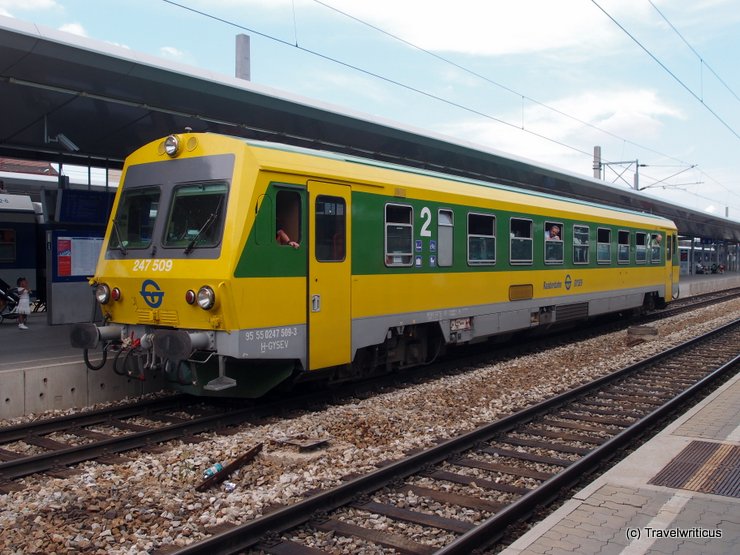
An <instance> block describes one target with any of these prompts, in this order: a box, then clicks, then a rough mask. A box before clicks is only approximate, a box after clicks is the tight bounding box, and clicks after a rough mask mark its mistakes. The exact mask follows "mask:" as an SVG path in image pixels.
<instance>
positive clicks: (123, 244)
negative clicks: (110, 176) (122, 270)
mask: <svg viewBox="0 0 740 555" xmlns="http://www.w3.org/2000/svg"><path fill="white" fill-rule="evenodd" d="M158 209H159V187H140V188H136V189H128V190H125V191H124V192H123V194H122V195H121V202H120V203H119V205H118V213H117V214H116V218H115V219H114V220H113V232H112V233H111V238H110V242H109V243H108V248H109V249H118V250H121V251H122V252H125V251H126V250H127V249H144V248H147V247H148V246H149V245H150V244H151V243H152V232H153V231H154V223H155V222H156V220H157V212H158Z"/></svg>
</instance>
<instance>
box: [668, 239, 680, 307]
mask: <svg viewBox="0 0 740 555" xmlns="http://www.w3.org/2000/svg"><path fill="white" fill-rule="evenodd" d="M666 256H667V257H668V260H667V261H666V262H667V265H668V271H669V272H670V273H671V297H672V298H673V299H677V298H678V295H679V289H678V279H679V275H680V273H681V260H680V258H681V257H680V256H679V252H678V237H677V236H676V234H675V233H672V234H669V235H668V248H667V249H666Z"/></svg>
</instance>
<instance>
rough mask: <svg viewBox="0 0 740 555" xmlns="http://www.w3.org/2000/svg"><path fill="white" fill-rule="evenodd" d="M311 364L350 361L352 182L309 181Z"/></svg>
mask: <svg viewBox="0 0 740 555" xmlns="http://www.w3.org/2000/svg"><path fill="white" fill-rule="evenodd" d="M308 192H309V203H310V204H309V206H310V208H309V211H308V212H309V233H310V246H309V263H308V282H309V285H308V367H309V369H311V370H317V369H319V368H327V367H329V366H336V365H339V364H346V363H349V362H351V339H352V338H351V325H352V322H351V303H350V276H351V249H350V242H349V238H350V237H351V233H350V232H351V220H350V218H349V214H350V208H351V207H350V200H351V196H350V192H351V191H350V188H349V187H348V186H346V185H336V184H332V183H321V182H318V181H309V182H308Z"/></svg>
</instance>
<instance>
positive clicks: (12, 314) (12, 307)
mask: <svg viewBox="0 0 740 555" xmlns="http://www.w3.org/2000/svg"><path fill="white" fill-rule="evenodd" d="M18 301H19V298H18V295H17V294H16V290H15V287H11V286H10V285H8V284H7V283H5V282H4V281H3V280H2V279H0V324H2V323H3V321H5V320H17V319H18Z"/></svg>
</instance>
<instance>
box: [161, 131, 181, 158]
mask: <svg viewBox="0 0 740 555" xmlns="http://www.w3.org/2000/svg"><path fill="white" fill-rule="evenodd" d="M180 148H181V144H180V137H178V136H177V135H170V136H169V137H167V138H166V139H165V140H164V151H165V152H166V153H167V156H170V157H172V158H174V157H175V156H177V155H178V154H179V153H180Z"/></svg>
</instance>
